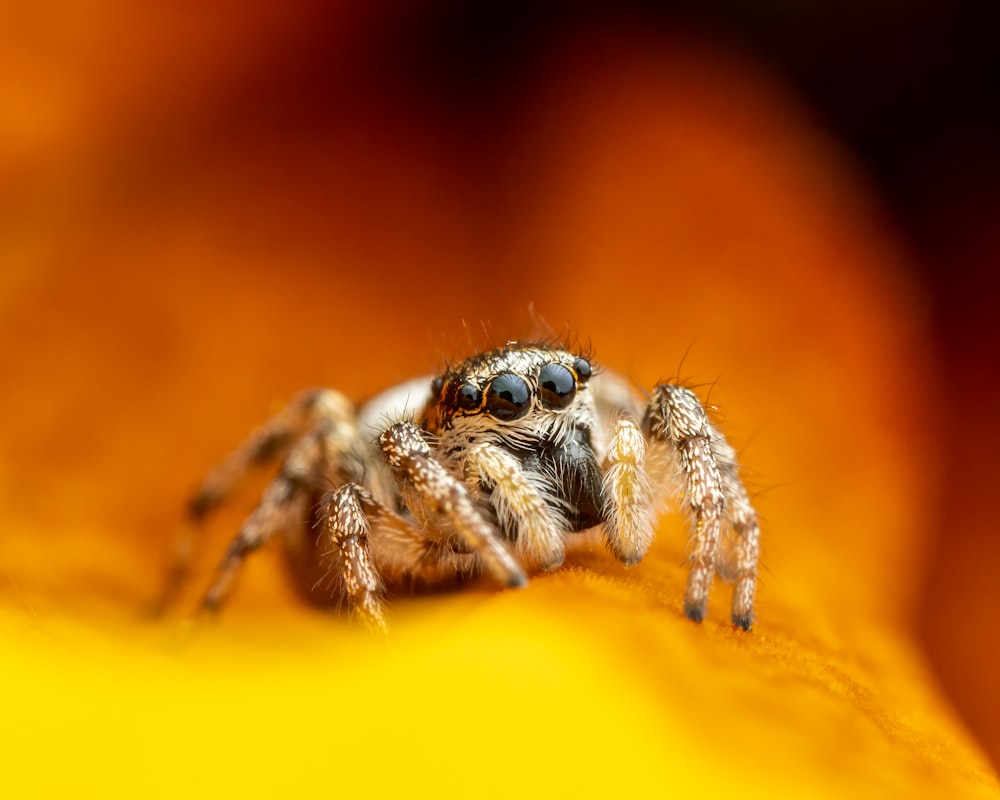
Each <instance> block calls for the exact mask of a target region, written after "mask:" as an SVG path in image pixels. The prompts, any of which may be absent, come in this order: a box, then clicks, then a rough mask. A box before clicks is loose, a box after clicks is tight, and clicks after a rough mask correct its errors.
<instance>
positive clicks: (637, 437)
mask: <svg viewBox="0 0 1000 800" xmlns="http://www.w3.org/2000/svg"><path fill="white" fill-rule="evenodd" d="M645 458H646V440H645V439H644V438H643V436H642V432H641V431H640V430H639V426H638V425H636V424H635V422H633V421H632V420H630V419H627V418H623V419H619V420H618V422H617V423H616V425H615V431H614V434H613V435H612V437H611V443H610V445H609V447H608V454H607V457H606V459H605V470H604V492H603V493H604V497H605V503H604V509H603V514H602V516H603V517H604V541H605V544H606V545H607V547H608V549H609V550H610V551H611V553H612V554H613V555H614V556H615V557H616V558H618V559H620V560H621V561H623V562H625V564H627V565H629V566H631V565H632V564H635V563H636V562H638V561H639V560H640V559H641V558H642V557H643V556H644V555H646V551H647V550H649V546H650V544H652V542H653V528H654V522H655V520H654V514H653V498H652V489H651V487H650V483H649V478H648V477H647V476H646V470H645Z"/></svg>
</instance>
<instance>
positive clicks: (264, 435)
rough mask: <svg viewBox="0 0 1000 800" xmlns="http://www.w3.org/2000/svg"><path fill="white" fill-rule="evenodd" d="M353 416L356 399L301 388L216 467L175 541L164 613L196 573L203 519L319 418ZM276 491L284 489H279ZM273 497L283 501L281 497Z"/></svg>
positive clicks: (345, 421)
mask: <svg viewBox="0 0 1000 800" xmlns="http://www.w3.org/2000/svg"><path fill="white" fill-rule="evenodd" d="M353 419H354V412H353V409H352V408H351V405H350V402H349V401H348V400H347V399H346V398H345V397H344V396H343V395H341V394H340V393H339V392H335V391H333V390H330V389H310V390H308V391H305V392H300V393H299V394H297V395H296V396H295V397H294V398H292V400H291V401H290V402H289V403H288V404H287V405H286V406H285V407H284V408H283V409H282V410H281V411H280V412H278V414H276V415H275V416H273V417H271V419H269V420H268V421H267V422H265V423H264V424H263V425H261V426H260V427H259V428H257V429H256V430H255V431H254V432H253V433H252V434H251V435H250V436H249V437H248V438H247V440H246V441H245V442H244V443H243V444H242V445H241V446H240V447H238V448H237V449H236V450H234V451H233V452H232V453H230V454H229V455H228V456H227V457H226V458H225V459H223V460H222V462H220V463H219V464H218V465H217V466H216V467H215V468H214V469H212V470H211V471H210V472H209V473H208V475H206V476H205V478H204V480H203V481H202V482H201V485H200V486H199V487H198V489H197V491H196V492H195V493H194V495H193V496H192V497H191V500H190V501H189V502H188V509H187V517H188V523H187V525H185V526H184V529H183V530H182V531H181V533H180V534H179V535H178V536H177V538H176V540H175V541H174V548H173V553H172V558H171V562H172V563H171V567H170V569H169V571H168V574H167V580H166V584H165V586H164V588H163V591H162V594H161V596H160V599H159V601H158V603H157V612H158V613H162V612H163V611H165V610H166V609H167V608H169V607H170V606H171V605H172V604H173V602H174V600H175V599H176V597H177V595H178V594H179V592H180V590H181V587H183V586H184V584H185V583H186V582H187V580H188V578H189V576H190V570H191V562H192V560H193V559H194V557H195V549H196V544H197V539H198V531H199V528H200V525H201V523H202V522H203V521H204V520H205V518H206V517H207V516H208V515H209V514H210V513H211V512H212V511H214V510H216V509H217V508H219V507H220V506H221V505H223V504H224V503H225V501H226V500H228V499H229V498H230V497H231V496H232V494H233V492H234V490H235V489H236V487H237V486H238V485H239V484H240V482H241V481H242V479H243V478H244V477H245V476H246V475H247V474H249V473H250V472H251V471H253V470H255V469H257V468H259V467H263V466H266V465H267V464H269V463H271V462H273V461H277V460H279V459H281V458H284V457H285V456H287V455H288V453H289V451H290V450H291V449H292V447H293V446H294V445H295V443H296V442H297V441H298V440H299V439H301V438H302V436H303V435H305V434H306V432H308V431H309V430H310V429H312V428H314V427H315V426H316V425H317V424H318V423H320V422H323V421H325V422H329V423H336V424H339V425H341V426H344V427H349V426H351V425H354V424H355V423H354V422H353ZM273 491H274V492H275V493H279V492H280V490H279V488H275V489H274V490H273ZM265 499H266V498H265ZM268 502H270V503H272V504H274V503H277V504H278V505H281V502H280V498H279V497H277V496H275V497H272V498H270V499H269V500H268ZM248 522H249V520H248ZM237 538H239V537H237ZM233 547H236V541H234V542H233ZM244 556H245V553H244ZM233 558H234V559H239V558H240V555H239V551H238V550H235V551H234V553H233Z"/></svg>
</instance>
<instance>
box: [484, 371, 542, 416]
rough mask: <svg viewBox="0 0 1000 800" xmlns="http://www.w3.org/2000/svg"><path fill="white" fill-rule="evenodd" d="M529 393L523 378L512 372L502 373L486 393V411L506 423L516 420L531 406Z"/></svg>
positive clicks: (492, 382) (491, 383)
mask: <svg viewBox="0 0 1000 800" xmlns="http://www.w3.org/2000/svg"><path fill="white" fill-rule="evenodd" d="M530 400H531V391H530V390H529V389H528V384H527V383H525V382H524V378H521V377H520V376H518V375H515V374H514V373H512V372H502V373H500V374H499V375H497V376H496V377H495V378H494V379H493V380H492V381H491V382H490V388H489V389H488V390H487V391H486V410H487V411H488V412H489V413H490V414H492V415H493V416H494V417H496V418H497V419H500V420H503V421H504V422H508V421H510V420H512V419H517V418H518V417H520V416H521V415H523V414H524V412H525V411H527V410H528V407H529V406H530V405H531V404H530V402H529V401H530Z"/></svg>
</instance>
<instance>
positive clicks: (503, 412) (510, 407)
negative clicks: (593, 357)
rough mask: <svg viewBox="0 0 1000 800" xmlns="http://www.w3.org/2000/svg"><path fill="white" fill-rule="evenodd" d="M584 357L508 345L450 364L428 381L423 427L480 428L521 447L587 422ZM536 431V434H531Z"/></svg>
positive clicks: (541, 347)
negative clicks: (509, 439)
mask: <svg viewBox="0 0 1000 800" xmlns="http://www.w3.org/2000/svg"><path fill="white" fill-rule="evenodd" d="M591 373H592V367H591V364H590V361H588V360H587V359H586V358H584V357H583V356H580V355H576V354H574V353H571V352H569V351H567V350H562V349H558V348H554V347H549V346H545V345H537V344H530V345H527V344H526V345H522V344H518V343H516V342H511V343H508V344H507V346H506V347H502V348H499V349H496V350H490V351H488V352H484V353H477V354H476V355H474V356H472V357H471V358H468V359H466V360H465V361H462V362H461V363H459V364H455V365H454V366H453V367H451V368H450V369H449V370H448V371H447V372H446V373H445V374H444V375H441V376H439V377H437V378H435V379H434V381H433V383H432V384H431V401H430V404H429V406H428V408H427V411H426V414H425V422H424V427H425V428H426V429H427V430H428V431H430V432H431V433H436V434H441V433H444V432H445V431H451V430H455V429H457V430H460V431H462V432H463V433H474V432H475V431H482V432H483V433H484V434H487V433H489V434H490V436H489V438H492V439H497V438H499V439H503V438H505V437H510V438H512V439H513V440H515V441H524V442H525V444H527V446H529V447H530V446H531V444H530V442H531V441H532V440H535V439H544V438H546V437H547V436H550V435H552V434H553V433H555V432H556V431H557V430H558V429H562V428H566V427H581V426H586V425H587V423H589V418H590V400H589V394H588V392H587V381H588V379H589V378H590V376H591ZM536 434H537V435H536Z"/></svg>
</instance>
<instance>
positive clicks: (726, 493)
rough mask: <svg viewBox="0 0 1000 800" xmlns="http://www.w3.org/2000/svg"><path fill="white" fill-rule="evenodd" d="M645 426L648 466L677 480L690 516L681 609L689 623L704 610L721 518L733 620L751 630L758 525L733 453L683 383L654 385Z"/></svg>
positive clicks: (714, 567)
mask: <svg viewBox="0 0 1000 800" xmlns="http://www.w3.org/2000/svg"><path fill="white" fill-rule="evenodd" d="M643 424H644V427H645V429H646V430H647V432H648V434H649V437H650V445H651V452H650V456H651V458H650V459H649V460H650V462H651V464H652V465H653V470H654V472H655V470H656V465H657V464H659V465H661V468H665V469H666V471H667V473H668V475H669V474H670V473H673V474H674V475H678V476H679V477H680V478H681V482H682V487H681V496H682V498H683V501H684V503H685V505H686V506H687V510H688V511H689V512H690V513H691V515H692V517H693V518H694V528H695V529H694V535H693V541H692V552H691V559H690V561H691V567H690V572H689V573H688V583H687V590H686V592H685V596H684V613H685V614H686V615H687V616H688V617H689V618H690V619H692V620H694V621H695V622H700V621H701V620H702V619H703V618H704V616H705V607H706V604H707V602H708V594H709V590H710V588H711V585H712V578H713V576H714V573H715V572H716V570H717V569H718V570H721V569H722V563H721V560H720V557H721V549H720V547H719V540H720V534H721V532H722V528H723V524H724V523H725V524H727V525H729V526H731V528H732V531H733V533H734V534H735V539H736V548H735V549H736V561H737V573H736V586H735V590H734V594H733V605H732V621H733V624H735V625H736V626H738V627H740V628H743V629H744V630H750V628H751V626H752V624H753V594H754V585H755V580H756V569H757V557H758V550H759V546H758V537H759V528H758V525H757V517H756V513H755V512H754V510H753V507H752V506H751V505H750V501H749V498H748V497H747V494H746V490H745V489H744V487H743V484H742V481H741V480H740V478H739V475H738V472H737V466H736V458H735V452H734V451H733V449H732V447H730V445H729V444H728V443H727V442H726V440H725V439H724V438H723V436H722V434H721V433H720V432H719V431H718V429H716V428H715V427H714V426H713V425H712V424H711V422H710V421H709V419H708V415H707V413H706V411H705V408H704V406H702V404H701V402H700V401H699V400H698V398H697V396H696V395H695V394H694V393H693V392H691V391H690V390H689V389H686V388H684V387H682V386H677V385H674V384H661V385H659V386H657V387H656V388H655V389H654V390H653V396H652V399H651V400H650V403H649V406H648V408H647V411H646V417H645V419H644V423H643Z"/></svg>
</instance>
